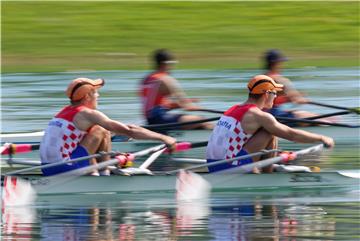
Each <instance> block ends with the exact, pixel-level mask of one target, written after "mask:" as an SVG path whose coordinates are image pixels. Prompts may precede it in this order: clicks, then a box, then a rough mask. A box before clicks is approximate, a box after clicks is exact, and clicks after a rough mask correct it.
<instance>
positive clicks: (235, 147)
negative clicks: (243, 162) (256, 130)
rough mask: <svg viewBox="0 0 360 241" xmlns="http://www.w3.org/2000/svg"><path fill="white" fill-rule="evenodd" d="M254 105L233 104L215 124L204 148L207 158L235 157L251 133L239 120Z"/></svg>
mask: <svg viewBox="0 0 360 241" xmlns="http://www.w3.org/2000/svg"><path fill="white" fill-rule="evenodd" d="M254 107H256V105H253V104H246V105H234V106H233V107H231V108H230V109H229V110H227V111H226V112H225V113H224V114H223V115H222V116H221V118H220V120H219V121H218V123H217V124H216V126H215V128H214V130H213V132H212V134H211V136H210V139H209V143H208V146H207V149H206V159H207V160H222V159H229V158H233V157H236V156H237V155H238V154H239V153H240V151H241V149H242V147H243V146H244V145H245V143H246V142H247V141H248V140H249V139H250V137H251V136H252V134H247V133H246V132H245V131H244V130H243V128H242V126H241V120H242V118H243V116H244V114H245V113H246V112H247V111H248V110H249V109H250V108H254ZM235 165H237V164H235Z"/></svg>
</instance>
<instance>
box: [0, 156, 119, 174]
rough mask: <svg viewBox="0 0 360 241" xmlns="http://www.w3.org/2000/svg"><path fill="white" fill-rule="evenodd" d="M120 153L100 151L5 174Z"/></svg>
mask: <svg viewBox="0 0 360 241" xmlns="http://www.w3.org/2000/svg"><path fill="white" fill-rule="evenodd" d="M119 154H121V152H118V151H109V152H99V153H96V154H92V155H88V156H83V157H79V158H75V159H70V160H64V161H61V162H55V163H49V164H45V165H39V166H33V167H28V168H25V169H21V170H17V171H12V172H7V173H5V174H4V175H6V176H10V175H15V174H20V173H24V172H29V171H33V170H36V169H42V168H49V167H55V166H59V165H62V164H67V163H74V162H79V161H83V160H87V159H91V158H97V157H101V156H104V155H110V156H115V155H119Z"/></svg>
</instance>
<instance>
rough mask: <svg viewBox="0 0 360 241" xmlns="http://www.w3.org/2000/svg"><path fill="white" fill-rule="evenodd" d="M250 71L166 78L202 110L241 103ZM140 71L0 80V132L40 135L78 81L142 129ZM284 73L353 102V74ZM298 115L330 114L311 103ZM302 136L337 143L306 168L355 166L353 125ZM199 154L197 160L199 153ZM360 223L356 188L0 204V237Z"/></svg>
mask: <svg viewBox="0 0 360 241" xmlns="http://www.w3.org/2000/svg"><path fill="white" fill-rule="evenodd" d="M256 73H257V72H256V71H255V70H254V71H253V70H247V71H238V70H227V71H208V70H196V71H195V70H194V71H185V70H184V71H181V70H180V71H179V70H178V71H174V76H175V77H177V78H178V79H179V80H180V81H181V85H182V86H183V88H184V89H185V91H186V92H187V94H188V95H189V96H191V97H197V98H200V100H201V104H202V106H204V107H206V108H209V109H220V110H223V109H226V108H228V107H229V106H231V105H233V104H235V103H238V102H241V101H243V100H245V98H246V89H245V87H246V83H247V80H248V79H249V78H250V77H251V76H252V75H254V74H256ZM145 74H146V72H142V71H107V72H79V73H77V72H76V73H75V72H72V73H51V74H30V73H29V74H11V75H2V88H1V90H2V99H1V104H2V112H1V114H2V117H1V118H2V121H1V124H2V125H1V132H2V133H5V132H6V133H11V132H23V131H37V130H42V129H43V128H44V127H45V126H46V125H47V122H48V121H49V119H50V118H51V117H52V116H53V114H55V113H56V112H57V111H58V110H59V109H60V108H61V107H62V106H63V105H65V104H67V100H66V98H65V96H64V89H65V86H66V85H67V84H68V82H69V81H70V80H71V79H73V78H76V77H79V76H86V77H90V78H98V77H100V78H104V79H105V80H106V85H105V87H104V88H102V89H101V92H100V95H101V97H100V98H101V99H100V108H99V109H100V110H102V111H103V112H105V113H106V114H107V115H109V116H110V117H112V118H114V119H117V120H120V121H123V122H125V123H138V124H142V123H143V122H142V120H141V112H140V105H139V101H138V97H137V96H136V92H137V91H136V89H137V84H138V81H139V79H141V78H142V77H143V76H144V75H145ZM285 75H286V76H288V77H289V78H290V79H292V80H293V81H294V84H295V86H296V87H297V88H298V89H299V90H300V91H303V92H305V93H307V94H308V95H309V96H310V97H311V98H312V99H313V100H314V101H318V102H324V103H329V104H334V105H341V106H349V107H357V106H359V104H360V103H359V90H360V87H359V69H358V68H346V69H327V68H322V69H293V70H288V71H287V72H286V73H285ZM298 108H299V107H298ZM301 109H304V110H309V111H313V112H318V113H330V112H335V111H336V110H332V109H328V108H322V107H317V106H310V105H304V106H301ZM203 115H204V116H208V117H210V116H214V115H213V114H207V113H204V114H203ZM339 121H341V122H343V123H350V124H359V118H358V117H357V116H356V115H347V116H342V117H341V120H339ZM307 130H312V131H315V132H322V133H324V134H327V135H330V136H333V137H334V138H335V140H336V142H337V146H336V148H335V149H334V151H332V152H330V153H326V155H324V156H323V157H322V158H321V159H320V160H315V159H312V161H310V162H307V163H310V164H312V165H313V164H316V165H318V166H321V167H322V168H323V169H359V147H360V144H359V142H360V141H359V135H360V134H359V129H347V128H335V127H329V128H326V127H314V128H310V129H307ZM196 137H197V138H200V137H201V138H202V136H201V135H196ZM194 138H195V137H194ZM281 145H282V147H283V148H287V149H292V148H296V147H299V146H298V145H293V144H290V143H288V142H282V143H281ZM120 147H121V144H116V145H115V146H114V148H120ZM201 151H202V150H199V151H198V152H197V153H195V154H196V155H201V154H199V153H200V152H201ZM35 157H36V156H35ZM35 157H34V156H33V158H35ZM307 163H306V162H305V164H307ZM359 184H360V183H359ZM359 218H360V209H359V188H358V187H353V188H350V189H347V190H344V189H341V190H340V189H339V190H338V189H337V190H321V189H319V190H306V191H305V190H304V191H282V192H278V191H276V192H266V193H252V192H250V193H225V194H218V193H217V194H213V195H211V196H210V198H209V199H202V200H200V201H196V202H195V201H194V202H192V203H184V202H176V200H175V198H174V195H173V194H169V193H154V194H151V195H150V194H142V193H129V194H126V195H125V194H122V195H120V194H102V195H100V194H92V195H55V196H41V197H39V198H38V199H37V200H36V202H35V203H34V204H33V205H31V206H26V207H12V208H8V207H7V208H3V209H2V223H1V233H2V240H15V239H16V240H334V239H339V240H358V239H359V238H360V233H359V230H360V229H359V226H360V223H359V220H360V219H359Z"/></svg>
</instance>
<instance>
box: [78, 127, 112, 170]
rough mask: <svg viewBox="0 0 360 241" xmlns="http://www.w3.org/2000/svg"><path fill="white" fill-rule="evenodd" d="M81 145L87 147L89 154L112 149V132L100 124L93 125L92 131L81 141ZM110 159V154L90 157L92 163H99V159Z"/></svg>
mask: <svg viewBox="0 0 360 241" xmlns="http://www.w3.org/2000/svg"><path fill="white" fill-rule="evenodd" d="M80 145H82V146H83V147H85V148H86V150H87V151H88V152H89V154H95V153H97V152H99V151H105V152H108V151H111V134H110V132H109V131H108V130H106V129H104V128H103V127H101V126H99V125H95V126H93V127H91V129H90V131H89V132H88V133H87V135H86V136H85V137H84V139H83V140H82V141H81V142H80ZM109 159H110V156H109V155H105V156H102V157H101V158H98V159H96V158H92V159H90V163H91V164H97V160H98V161H100V162H102V161H107V160H109Z"/></svg>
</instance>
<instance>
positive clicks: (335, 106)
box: [308, 101, 355, 111]
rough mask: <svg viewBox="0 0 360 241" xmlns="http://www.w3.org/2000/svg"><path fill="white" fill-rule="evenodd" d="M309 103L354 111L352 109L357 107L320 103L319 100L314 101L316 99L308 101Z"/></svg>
mask: <svg viewBox="0 0 360 241" xmlns="http://www.w3.org/2000/svg"><path fill="white" fill-rule="evenodd" d="M308 104H311V105H318V106H323V107H328V108H333V109H338V110H349V111H352V110H354V109H355V108H348V107H343V106H337V105H329V104H324V103H319V102H314V101H310V102H308Z"/></svg>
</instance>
